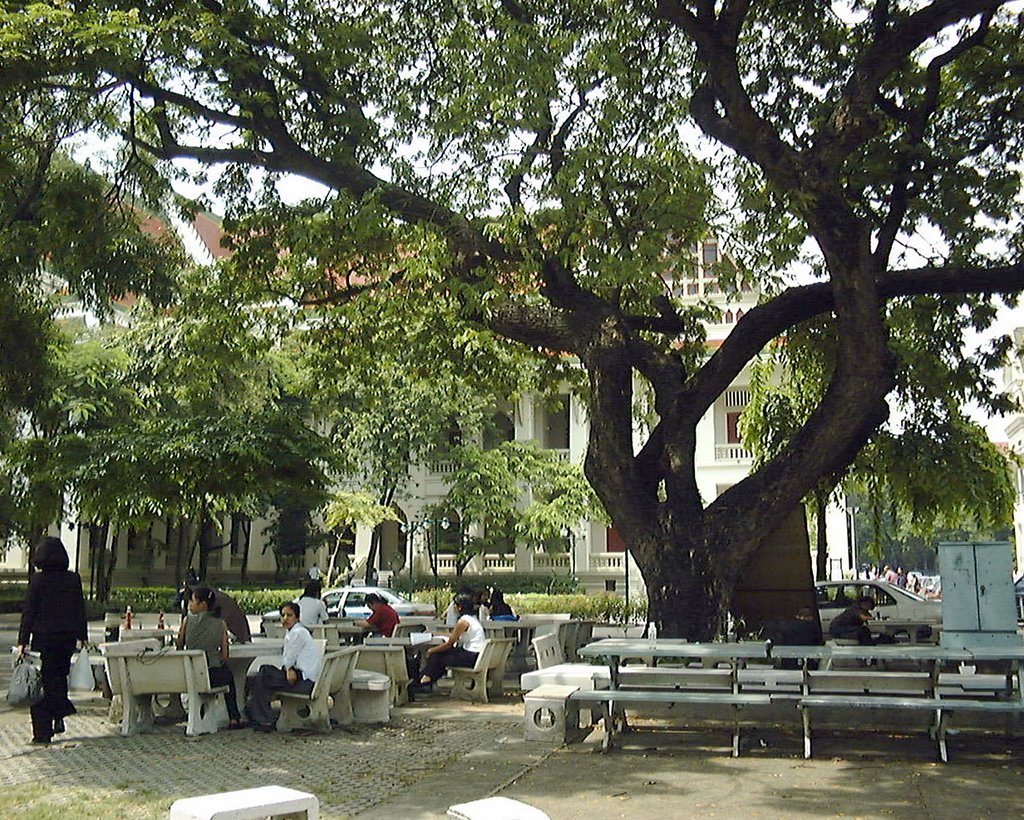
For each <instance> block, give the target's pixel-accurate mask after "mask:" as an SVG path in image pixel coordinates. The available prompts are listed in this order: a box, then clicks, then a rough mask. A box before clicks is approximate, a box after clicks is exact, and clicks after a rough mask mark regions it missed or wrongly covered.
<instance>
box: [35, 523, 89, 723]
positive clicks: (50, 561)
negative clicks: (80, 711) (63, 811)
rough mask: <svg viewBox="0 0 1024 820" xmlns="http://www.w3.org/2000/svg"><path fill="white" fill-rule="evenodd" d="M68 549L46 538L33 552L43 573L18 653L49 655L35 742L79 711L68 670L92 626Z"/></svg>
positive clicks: (37, 576) (38, 577)
mask: <svg viewBox="0 0 1024 820" xmlns="http://www.w3.org/2000/svg"><path fill="white" fill-rule="evenodd" d="M68 563H69V562H68V553H67V550H65V549H64V544H62V543H61V541H60V539H59V538H50V537H47V538H44V539H43V541H42V543H41V544H40V545H39V546H38V547H37V548H36V551H35V553H34V554H33V556H32V564H33V566H35V567H37V568H38V569H39V570H40V571H39V572H37V573H34V574H33V575H32V577H31V578H30V579H29V582H28V596H27V597H26V598H25V606H24V609H23V610H22V614H21V629H20V631H19V632H18V655H19V657H20V656H21V655H23V654H24V652H25V647H26V646H27V645H31V647H32V649H33V650H35V651H36V652H38V653H39V654H40V655H41V656H42V659H43V668H42V680H43V699H42V700H41V701H40V702H39V703H37V704H36V705H35V706H33V707H32V742H33V743H49V742H50V739H51V738H52V737H53V736H54V735H57V734H60V733H61V732H63V731H64V718H65V717H67V716H68V715H73V714H74V713H75V707H74V705H73V704H72V703H71V701H70V700H68V674H69V673H70V672H71V655H72V654H73V653H74V651H75V644H76V643H79V644H80V645H81V646H82V647H84V646H85V643H86V641H87V640H88V637H89V633H88V626H87V624H86V621H85V597H84V596H83V595H82V579H81V578H80V577H79V576H78V573H77V572H70V571H69V570H68Z"/></svg>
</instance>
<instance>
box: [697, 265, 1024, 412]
mask: <svg viewBox="0 0 1024 820" xmlns="http://www.w3.org/2000/svg"><path fill="white" fill-rule="evenodd" d="M878 291H879V295H880V297H881V298H882V299H883V300H886V299H895V298H897V297H900V296H919V295H924V294H938V295H951V294H959V293H964V294H966V293H978V294H998V293H1003V294H1013V293H1020V292H1021V291H1024V262H1020V263H1017V264H1014V265H1002V266H995V267H970V266H958V267H947V268H934V267H925V268H915V269H911V270H905V271H897V272H893V273H890V274H887V275H886V276H884V277H883V278H882V279H881V281H880V282H879V283H878ZM834 308H835V295H834V293H833V290H832V287H831V285H830V284H828V283H818V284H813V285H804V286H802V287H797V288H791V289H790V290H788V291H786V292H785V293H783V294H781V295H780V296H777V297H776V298H774V299H772V300H771V301H770V302H767V303H765V304H763V305H758V306H757V307H755V308H752V309H751V310H749V311H747V313H745V314H744V315H743V318H741V319H740V320H739V322H737V323H736V327H735V329H734V330H733V332H732V333H730V334H729V335H728V336H727V337H726V339H725V341H724V342H723V343H722V345H721V347H719V348H718V350H716V351H715V353H714V354H713V355H712V356H711V358H710V360H709V361H708V362H707V363H706V364H705V366H704V367H703V368H701V370H700V372H699V373H697V374H695V375H694V377H693V378H692V379H691V382H690V384H688V385H687V390H686V401H687V402H688V404H689V403H692V404H691V405H690V410H689V411H688V415H689V416H690V417H692V418H694V419H699V418H700V417H701V416H702V415H703V414H704V413H705V412H707V409H708V408H709V407H710V406H711V404H712V403H713V402H714V400H715V399H716V398H717V397H718V396H719V395H721V393H722V391H724V390H725V389H726V388H727V387H728V386H729V384H731V383H732V381H733V380H734V379H735V378H736V376H737V375H739V373H740V371H742V369H743V368H744V367H745V366H746V365H747V364H748V363H749V362H750V360H751V359H753V358H754V356H756V355H757V354H758V352H760V350H761V349H762V348H763V347H764V346H765V345H767V344H768V343H769V342H770V341H772V339H775V338H777V337H779V336H781V335H782V334H783V333H784V332H785V331H786V330H788V329H789V328H791V327H793V326H795V325H797V324H799V323H800V322H804V321H807V320H808V319H811V318H813V317H815V316H819V315H821V314H823V313H828V312H830V311H832V310H833V309H834Z"/></svg>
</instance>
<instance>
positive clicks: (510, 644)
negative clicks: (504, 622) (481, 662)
mask: <svg viewBox="0 0 1024 820" xmlns="http://www.w3.org/2000/svg"><path fill="white" fill-rule="evenodd" d="M491 643H493V644H494V648H493V649H492V650H491V658H490V661H489V663H488V666H487V697H488V698H500V697H502V696H503V695H504V694H505V670H506V669H507V668H508V659H509V657H510V656H511V655H512V650H513V648H515V644H516V642H515V639H513V638H491Z"/></svg>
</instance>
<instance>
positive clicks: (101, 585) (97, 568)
mask: <svg viewBox="0 0 1024 820" xmlns="http://www.w3.org/2000/svg"><path fill="white" fill-rule="evenodd" d="M88 527H89V552H90V554H91V556H92V572H93V579H94V588H95V597H96V600H97V601H99V602H100V603H101V604H102V603H106V601H107V599H108V598H109V597H110V575H111V572H112V570H110V571H108V568H107V567H108V564H112V563H113V556H109V561H108V553H107V529H108V527H107V525H106V524H96V523H90V524H89V525H88Z"/></svg>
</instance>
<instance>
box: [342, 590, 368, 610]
mask: <svg viewBox="0 0 1024 820" xmlns="http://www.w3.org/2000/svg"><path fill="white" fill-rule="evenodd" d="M365 603H366V593H365V592H350V593H349V594H348V597H347V598H346V599H345V609H349V608H350V607H354V606H362V605H363V604H365Z"/></svg>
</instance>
